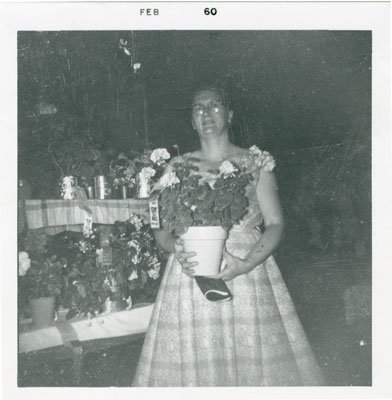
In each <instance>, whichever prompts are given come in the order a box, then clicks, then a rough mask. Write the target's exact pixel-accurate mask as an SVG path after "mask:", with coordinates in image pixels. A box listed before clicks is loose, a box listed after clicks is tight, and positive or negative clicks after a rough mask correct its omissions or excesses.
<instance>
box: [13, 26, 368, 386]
mask: <svg viewBox="0 0 392 400" xmlns="http://www.w3.org/2000/svg"><path fill="white" fill-rule="evenodd" d="M120 39H124V40H126V41H127V45H128V48H129V50H130V52H131V55H130V56H129V55H126V54H125V52H124V50H123V49H121V48H120V47H119V41H120ZM371 45H372V37H371V32H369V31H64V32H19V34H18V157H19V164H18V165H19V169H18V173H19V177H20V178H23V179H26V180H27V181H28V182H29V183H30V184H31V186H32V188H33V197H34V198H58V197H59V190H58V181H59V178H60V176H59V174H58V173H57V172H56V170H55V169H54V168H53V165H52V164H51V160H50V157H48V153H47V143H48V138H50V136H51V135H52V134H53V132H59V131H62V130H63V131H67V132H68V133H69V134H70V135H71V136H72V135H75V136H77V135H81V134H83V133H85V132H88V133H89V134H90V135H91V136H92V137H93V140H94V143H95V145H96V148H97V149H100V150H101V151H102V152H103V153H104V154H105V157H106V158H107V159H108V160H109V159H113V158H115V157H116V156H117V154H118V152H120V151H122V152H128V151H131V150H141V149H143V148H144V147H146V146H149V147H151V148H155V147H166V148H168V150H169V151H170V152H171V153H172V154H175V151H174V148H173V147H172V146H173V145H174V144H177V145H178V146H179V149H180V152H182V153H183V152H186V151H189V150H192V149H195V148H196V147H197V143H198V141H197V137H196V134H195V133H194V132H193V130H192V128H191V124H190V112H189V110H187V109H185V110H184V107H186V106H187V105H188V104H189V95H190V92H191V90H192V88H194V87H195V86H198V85H200V84H203V83H209V82H215V81H217V80H219V81H220V82H221V83H222V84H223V85H224V86H225V88H226V89H227V91H228V95H229V100H230V103H231V106H232V109H233V110H234V120H233V125H232V130H231V135H232V140H233V141H234V142H235V143H236V144H238V145H240V146H244V147H249V146H251V145H253V144H256V145H258V146H259V147H260V148H262V149H263V150H268V151H270V152H271V153H272V154H273V156H274V157H275V159H276V161H277V169H276V173H277V176H278V180H279V186H280V195H281V200H282V204H283V208H284V213H285V217H286V220H287V231H286V236H285V239H284V240H283V243H282V245H281V247H280V249H279V251H278V253H277V258H278V261H279V264H280V268H281V270H282V272H283V274H284V277H285V279H286V281H287V283H288V286H289V288H290V291H291V293H292V296H293V298H294V300H295V302H296V305H297V309H298V310H299V313H300V316H301V318H302V319H303V322H304V325H305V328H307V331H308V332H309V335H310V337H311V339H312V338H313V340H314V342H313V345H314V346H313V347H317V346H318V345H319V346H320V351H319V353H318V355H319V357H320V358H321V359H323V357H324V358H325V357H327V358H328V360H329V361H328V362H329V365H332V366H333V367H334V368H332V369H335V372H334V373H332V372H331V374H332V375H333V377H331V380H332V381H333V382H338V383H339V379H345V381H344V382H340V383H342V384H359V383H362V384H367V383H368V382H369V380H370V372H369V371H370V370H369V368H370V364H369V363H370V359H369V354H370V353H369V354H368V353H367V355H366V357H368V358H366V359H363V360H358V361H356V362H355V365H353V371H354V372H352V373H351V372H350V373H349V375H350V377H351V378H348V377H346V378H342V376H346V375H342V373H343V370H344V367H342V371H340V370H339V369H337V368H336V362H335V364H334V363H333V361H332V359H330V358H331V357H332V356H331V349H332V347H333V343H335V344H336V342H339V338H340V342H341V343H344V346H346V345H347V346H348V345H352V346H354V344H353V343H354V339H353V337H354V336H355V335H357V336H358V335H359V336H363V337H364V336H366V335H368V336H369V332H368V331H369V324H368V325H367V327H366V329H367V330H366V329H365V328H364V329H365V330H366V332H365V331H364V330H362V331H361V329H362V328H358V329H359V333H358V332H357V333H355V334H354V333H353V332H350V333H349V334H348V333H347V332H346V331H344V329H345V328H346V327H345V326H344V312H345V308H344V307H345V306H344V304H343V300H342V296H343V293H344V291H345V290H346V289H347V288H350V287H352V286H353V285H356V284H358V283H359V284H363V283H364V282H365V284H369V285H370V271H371V265H370V259H371V74H372V71H371ZM134 63H140V64H141V68H140V70H138V71H137V72H136V73H135V72H134V70H133V68H132V65H133V64H134ZM317 302H318V303H317ZM316 303H317V304H319V305H320V307H319V308H317V307H316V306H315V304H316ZM335 303H336V304H335ZM310 305H311V306H310ZM328 310H329V312H330V314H328ZM301 313H302V314H301ZM315 314H317V315H318V316H320V315H321V314H323V318H324V319H321V320H319V322H315V321H317V315H315ZM328 319H329V321H327V320H328ZM323 324H324V325H323ZM339 324H340V325H339ZM327 325H328V326H329V327H330V326H334V327H339V326H340V328H339V329H338V328H336V329H337V331H336V332H335V331H333V332H332V331H331V330H330V328H326V327H327ZM328 329H329V330H328ZM343 331H344V332H343ZM323 332H324V333H323ZM346 334H347V335H346ZM312 335H313V336H312ZM323 335H324V336H325V337H326V335H328V340H330V342H328V344H326V342H325V340H324V342H323V341H322V340H321V339H322V337H324V336H323ZM345 335H346V336H347V337H346V336H345ZM343 336H344V339H342V338H343ZM325 337H324V339H325ZM320 338H321V339H320ZM319 339H320V341H319V342H317V340H319ZM334 339H335V341H334ZM357 342H358V340H356V339H355V343H357ZM315 343H316V345H315ZM317 343H318V344H317ZM323 346H324V347H323ZM328 346H331V348H329V347H328ZM342 346H343V344H342ZM345 348H347V347H345ZM341 350H342V349H341V348H340V350H339V349H338V350H337V349H336V346H335V347H334V350H333V351H334V352H336V354H340V355H341V354H342V351H341ZM350 351H351V350H350ZM350 351H349V352H348V353H347V354H349V356H348V358H347V360H350V359H351V360H352V359H353V357H352V355H353V354H357V355H358V354H359V353H358V349H357V348H356V347H355V346H354V347H353V348H352V351H353V353H350ZM334 354H335V353H334ZM338 357H339V356H338ZM340 363H341V365H342V366H344V365H346V371H347V368H348V367H347V363H346V364H345V361H344V360H342V359H341V358H340ZM360 365H362V369H363V368H365V372H363V371H362V373H361V374H359V375H358V368H359V366H360ZM363 365H365V367H363ZM366 368H367V369H366ZM332 369H331V371H332ZM336 371H337V372H336ZM327 374H328V372H327ZM355 374H356V376H357V378H353V376H354V375H355ZM332 375H331V376H332ZM339 375H340V376H339ZM358 376H359V378H358ZM334 379H335V380H334ZM350 379H351V380H350ZM347 382H348V383H347ZM350 382H352V383H350Z"/></svg>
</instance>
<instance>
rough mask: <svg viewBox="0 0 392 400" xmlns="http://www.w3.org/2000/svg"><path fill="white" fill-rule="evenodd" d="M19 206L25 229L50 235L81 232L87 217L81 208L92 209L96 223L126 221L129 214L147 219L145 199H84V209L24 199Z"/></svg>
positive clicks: (71, 203) (74, 203) (61, 202)
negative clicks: (39, 230)
mask: <svg viewBox="0 0 392 400" xmlns="http://www.w3.org/2000/svg"><path fill="white" fill-rule="evenodd" d="M23 204H24V211H22V208H23ZM19 206H20V207H19V219H21V218H23V217H25V219H26V224H27V227H28V229H45V232H46V233H51V234H55V233H59V232H62V231H65V230H70V231H81V230H82V226H83V223H84V220H85V216H86V211H85V209H84V208H83V206H87V207H88V208H89V209H90V210H91V212H92V217H93V223H96V224H108V225H111V224H114V222H115V221H126V220H127V219H128V218H129V217H130V215H131V214H138V215H140V216H141V217H143V218H144V219H145V220H146V221H148V220H149V210H148V199H124V200H87V201H85V202H84V204H83V206H81V203H80V202H79V201H77V200H26V201H25V202H24V203H22V205H19ZM19 225H20V226H23V224H22V223H20V224H19Z"/></svg>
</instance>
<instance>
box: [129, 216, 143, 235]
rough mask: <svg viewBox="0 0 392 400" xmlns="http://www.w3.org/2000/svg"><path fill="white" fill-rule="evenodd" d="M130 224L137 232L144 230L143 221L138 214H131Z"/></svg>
mask: <svg viewBox="0 0 392 400" xmlns="http://www.w3.org/2000/svg"><path fill="white" fill-rule="evenodd" d="M129 222H130V223H131V224H132V225H133V226H134V227H135V228H136V230H137V231H140V229H142V228H143V220H142V219H141V218H140V217H139V216H138V215H136V214H131V216H130V217H129Z"/></svg>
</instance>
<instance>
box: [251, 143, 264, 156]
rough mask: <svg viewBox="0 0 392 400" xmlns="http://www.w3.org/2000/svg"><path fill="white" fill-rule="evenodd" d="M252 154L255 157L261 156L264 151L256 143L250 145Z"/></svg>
mask: <svg viewBox="0 0 392 400" xmlns="http://www.w3.org/2000/svg"><path fill="white" fill-rule="evenodd" d="M249 151H250V154H251V155H252V156H254V157H260V156H261V154H262V151H261V150H260V149H259V148H258V147H257V146H256V145H255V144H254V145H253V146H251V147H249Z"/></svg>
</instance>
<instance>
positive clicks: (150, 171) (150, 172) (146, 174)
mask: <svg viewBox="0 0 392 400" xmlns="http://www.w3.org/2000/svg"><path fill="white" fill-rule="evenodd" d="M155 174H156V171H155V169H154V168H151V167H144V168H143V169H142V170H141V171H140V175H141V178H142V179H143V180H149V179H150V178H152V177H153V176H154V175H155Z"/></svg>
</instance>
